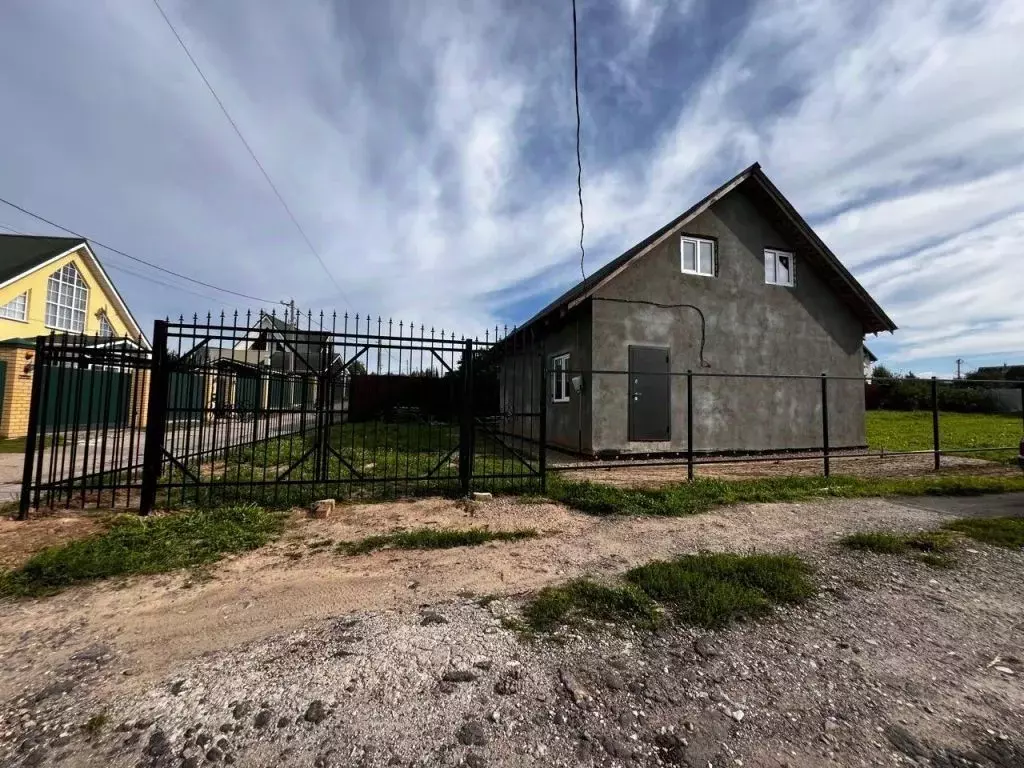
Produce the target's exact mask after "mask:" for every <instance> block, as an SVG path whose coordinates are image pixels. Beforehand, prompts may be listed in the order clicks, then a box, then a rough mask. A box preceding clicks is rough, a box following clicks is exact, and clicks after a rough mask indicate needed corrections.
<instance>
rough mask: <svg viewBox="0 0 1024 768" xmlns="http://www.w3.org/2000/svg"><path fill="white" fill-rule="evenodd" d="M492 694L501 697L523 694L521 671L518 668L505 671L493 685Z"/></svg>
mask: <svg viewBox="0 0 1024 768" xmlns="http://www.w3.org/2000/svg"><path fill="white" fill-rule="evenodd" d="M494 692H495V693H497V694H499V695H501V696H511V695H513V694H516V693H522V692H523V670H522V669H521V668H520V667H510V668H509V669H506V670H505V672H504V673H503V674H502V676H501V677H500V678H499V679H498V681H497V682H496V683H495V684H494Z"/></svg>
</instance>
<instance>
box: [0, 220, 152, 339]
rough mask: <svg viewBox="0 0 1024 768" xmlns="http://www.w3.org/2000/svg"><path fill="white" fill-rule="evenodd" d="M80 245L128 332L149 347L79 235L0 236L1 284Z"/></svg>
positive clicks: (100, 266) (104, 271) (119, 295)
mask: <svg viewBox="0 0 1024 768" xmlns="http://www.w3.org/2000/svg"><path fill="white" fill-rule="evenodd" d="M76 248H82V249H83V251H82V252H83V254H84V256H85V260H86V261H87V262H89V264H90V266H91V267H92V268H93V272H94V274H95V276H96V278H97V280H98V281H99V283H100V285H101V286H102V287H103V288H104V290H105V293H106V295H107V297H108V298H109V299H110V300H111V301H112V302H113V303H114V305H115V306H116V307H117V309H118V311H119V313H120V314H121V317H122V318H124V320H125V323H126V325H127V326H128V331H129V334H130V335H131V336H132V337H134V338H137V339H139V340H140V342H141V344H142V346H143V347H145V348H146V349H150V348H151V347H150V344H149V340H148V339H147V338H146V334H145V333H143V331H142V327H141V326H140V325H139V324H138V322H137V321H136V320H135V317H134V316H133V315H132V312H131V310H130V309H128V304H127V303H126V302H125V300H124V299H123V298H121V294H120V293H118V292H117V288H115V287H114V281H113V280H111V279H110V277H109V275H107V272H106V270H105V269H103V264H101V263H100V260H99V258H98V257H97V256H96V254H95V253H93V250H92V248H91V247H90V246H89V242H88V241H87V240H83V239H81V238H78V237H42V236H39V235H0V287H3V286H4V285H6V284H7V283H10V282H12V281H14V280H17V279H18V278H20V277H22V276H24V275H27V274H28V273H30V272H34V271H35V270H37V269H40V268H41V267H43V266H45V265H46V264H48V263H49V262H51V261H55V260H56V259H58V258H60V257H61V256H64V255H65V254H67V253H69V252H71V251H73V250H75V249H76Z"/></svg>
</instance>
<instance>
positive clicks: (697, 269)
mask: <svg viewBox="0 0 1024 768" xmlns="http://www.w3.org/2000/svg"><path fill="white" fill-rule="evenodd" d="M680 252H681V253H682V264H681V268H682V271H683V272H684V273H685V274H688V275H704V276H705V277H714V275H715V241H714V240H705V239H703V238H700V237H683V238H681V240H680Z"/></svg>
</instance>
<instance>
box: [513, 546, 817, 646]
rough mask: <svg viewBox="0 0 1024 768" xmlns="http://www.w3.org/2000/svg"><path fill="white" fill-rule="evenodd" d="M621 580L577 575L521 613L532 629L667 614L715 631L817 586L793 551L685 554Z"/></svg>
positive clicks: (640, 620) (649, 620)
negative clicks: (612, 581) (598, 581)
mask: <svg viewBox="0 0 1024 768" xmlns="http://www.w3.org/2000/svg"><path fill="white" fill-rule="evenodd" d="M625 580H626V583H625V584H622V585H612V586H604V585H601V584H596V583H594V582H592V581H588V580H585V579H579V580H576V581H570V582H569V583H567V584H563V585H560V586H555V587H547V588H545V589H543V590H541V591H540V592H539V593H538V594H537V595H536V597H534V598H533V600H531V601H530V602H529V603H528V604H527V605H526V607H525V608H524V610H523V618H524V620H525V621H526V623H527V624H528V625H529V626H530V628H532V629H534V630H537V631H541V632H550V631H551V630H553V629H555V628H556V627H558V626H559V625H561V624H568V623H573V622H574V621H576V620H578V619H591V620H597V621H610V622H615V623H625V624H630V625H633V626H638V627H647V628H651V627H654V626H656V625H657V624H658V623H659V621H660V620H661V618H662V616H663V615H664V614H668V615H670V616H672V617H673V618H674V619H675V620H676V621H679V622H681V623H684V624H692V625H695V626H699V627H707V628H719V627H724V626H726V625H727V624H729V623H730V622H732V621H735V620H738V619H743V618H756V617H758V616H763V615H765V614H766V613H768V612H770V611H771V610H772V608H773V607H774V606H775V605H778V604H793V603H800V602H803V601H804V600H807V599H809V598H810V597H812V596H813V595H814V593H815V591H816V588H815V585H814V582H813V581H812V579H811V577H810V569H809V568H808V566H807V565H806V564H805V563H804V562H803V561H802V560H801V559H800V558H798V557H796V556H794V555H736V554H711V553H703V554H699V555H686V556H684V557H680V558H677V559H675V560H659V561H655V562H652V563H648V564H647V565H643V566H640V567H639V568H634V569H633V570H631V571H629V572H627V573H626V575H625Z"/></svg>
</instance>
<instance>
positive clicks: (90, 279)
mask: <svg viewBox="0 0 1024 768" xmlns="http://www.w3.org/2000/svg"><path fill="white" fill-rule="evenodd" d="M82 250H83V249H81V248H80V249H78V250H75V251H72V252H71V253H69V254H67V255H66V256H63V257H61V258H60V259H57V260H56V261H54V262H52V263H51V264H47V265H46V266H45V267H42V268H40V269H37V270H36V271H35V272H31V273H29V274H27V275H25V276H24V277H22V278H20V279H18V280H15V281H14V282H13V283H11V284H10V285H8V286H5V287H4V288H0V306H3V305H4V304H7V303H8V302H10V301H11V300H12V299H14V298H16V297H18V296H20V295H21V294H22V293H25V292H26V291H27V292H28V313H27V314H28V319H27V320H26V321H24V322H23V321H21V320H10V319H8V318H0V340H3V339H14V338H31V337H33V336H47V335H49V334H50V333H51V332H53V330H54V329H51V328H49V327H47V325H46V285H47V282H48V281H49V279H50V275H52V274H53V273H54V272H56V271H57V270H59V269H61V268H62V267H64V265H65V264H68V263H70V262H74V264H75V266H76V267H78V271H79V272H80V273H81V274H82V278H83V279H84V280H85V282H86V284H87V285H88V286H89V300H88V303H87V305H86V309H85V333H86V334H87V335H95V334H98V333H99V332H100V320H99V312H100V311H101V310H102V311H104V312H105V313H106V315H107V319H108V320H109V321H110V324H111V326H113V329H114V333H115V334H116V335H118V336H124V335H127V334H128V333H129V330H128V329H129V327H130V326H129V323H128V320H127V318H124V317H122V316H121V315H120V314H119V313H118V311H117V308H116V304H115V303H114V301H113V300H112V298H111V297H108V296H107V294H106V293H105V292H104V290H103V288H102V287H101V284H100V281H99V279H98V278H97V276H96V275H95V274H94V273H93V271H92V270H91V269H90V267H89V262H88V260H87V257H83V256H82V255H81V253H82ZM57 332H58V333H62V332H63V331H57Z"/></svg>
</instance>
